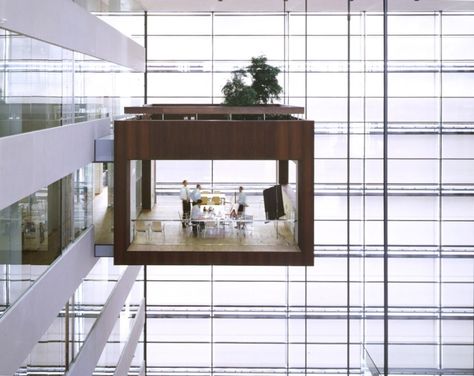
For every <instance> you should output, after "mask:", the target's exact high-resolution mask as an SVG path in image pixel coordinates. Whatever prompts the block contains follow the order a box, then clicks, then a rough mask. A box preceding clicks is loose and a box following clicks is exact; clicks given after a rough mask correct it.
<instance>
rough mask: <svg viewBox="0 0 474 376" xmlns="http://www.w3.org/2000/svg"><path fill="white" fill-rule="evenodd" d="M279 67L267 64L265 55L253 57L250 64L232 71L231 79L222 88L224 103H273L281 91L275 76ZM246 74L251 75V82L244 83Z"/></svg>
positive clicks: (246, 104)
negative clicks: (249, 83) (248, 83)
mask: <svg viewBox="0 0 474 376" xmlns="http://www.w3.org/2000/svg"><path fill="white" fill-rule="evenodd" d="M279 73H280V69H279V68H277V67H272V66H271V65H268V64H267V58H266V57H265V56H259V57H253V58H252V59H251V64H250V65H249V66H248V67H247V68H246V70H244V69H239V70H236V71H233V72H232V79H231V80H229V81H227V83H226V84H225V85H224V87H223V88H222V93H223V94H224V97H225V99H224V104H227V105H232V106H250V105H253V104H267V103H269V102H270V103H273V100H274V99H279V94H280V93H281V92H282V90H283V89H282V88H281V86H280V85H279V84H278V79H277V76H278V74H279ZM247 74H250V75H251V76H252V84H251V85H247V84H245V80H244V79H245V78H246V77H247Z"/></svg>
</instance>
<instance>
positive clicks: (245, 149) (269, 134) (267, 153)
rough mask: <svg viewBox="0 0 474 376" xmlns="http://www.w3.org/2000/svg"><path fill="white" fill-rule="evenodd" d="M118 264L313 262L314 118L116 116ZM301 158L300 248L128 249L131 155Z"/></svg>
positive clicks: (143, 157) (135, 157)
mask: <svg viewBox="0 0 474 376" xmlns="http://www.w3.org/2000/svg"><path fill="white" fill-rule="evenodd" d="M114 142H115V195H114V198H115V201H114V205H115V212H114V213H115V214H114V239H115V245H114V257H115V263H116V264H150V265H152V264H156V265H158V264H169V265H171V264H182V265H210V264H215V265H313V259H314V258H313V244H314V240H313V239H314V235H313V216H314V214H313V213H314V212H313V210H314V209H313V207H314V203H313V201H314V192H313V185H314V177H313V174H314V171H313V168H314V167H313V164H314V123H313V121H305V120H266V121H249V120H246V121H235V120H234V121H227V120H164V121H160V120H120V121H115V141H114ZM161 159H164V160H166V159H169V160H193V159H201V160H212V159H213V160H282V161H285V160H297V161H298V167H297V174H298V226H297V227H298V246H299V248H300V250H301V252H268V251H265V252H239V251H238V248H237V249H229V250H226V251H222V252H221V251H219V252H202V251H199V252H198V251H192V252H164V251H154V252H152V251H147V250H143V251H133V252H127V248H128V247H129V245H130V204H129V202H130V160H161Z"/></svg>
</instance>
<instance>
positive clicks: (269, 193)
mask: <svg viewBox="0 0 474 376" xmlns="http://www.w3.org/2000/svg"><path fill="white" fill-rule="evenodd" d="M263 202H264V205H265V215H266V217H267V219H269V220H271V219H278V218H280V217H282V216H284V215H285V210H284V209H283V196H282V194H281V185H274V186H273V187H270V188H267V189H264V190H263Z"/></svg>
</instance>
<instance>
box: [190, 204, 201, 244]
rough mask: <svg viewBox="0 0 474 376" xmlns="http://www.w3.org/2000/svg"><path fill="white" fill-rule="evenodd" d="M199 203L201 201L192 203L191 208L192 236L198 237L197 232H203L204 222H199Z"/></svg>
mask: <svg viewBox="0 0 474 376" xmlns="http://www.w3.org/2000/svg"><path fill="white" fill-rule="evenodd" d="M201 202H202V201H201V200H197V201H195V202H193V208H192V209H191V224H192V226H193V235H194V236H198V231H199V232H201V231H203V230H204V222H203V221H200V219H202V213H201Z"/></svg>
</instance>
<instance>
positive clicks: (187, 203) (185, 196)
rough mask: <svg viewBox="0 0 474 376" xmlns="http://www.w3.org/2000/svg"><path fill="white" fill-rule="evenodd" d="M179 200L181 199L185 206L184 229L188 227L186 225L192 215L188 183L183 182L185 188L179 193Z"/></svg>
mask: <svg viewBox="0 0 474 376" xmlns="http://www.w3.org/2000/svg"><path fill="white" fill-rule="evenodd" d="M179 198H180V199H181V202H182V205H183V222H182V225H183V228H185V227H186V223H187V221H188V219H189V217H190V215H191V197H190V194H189V188H188V182H187V180H183V186H182V187H181V190H180V191H179Z"/></svg>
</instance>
